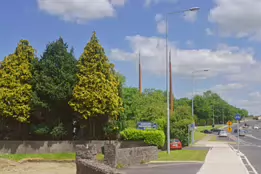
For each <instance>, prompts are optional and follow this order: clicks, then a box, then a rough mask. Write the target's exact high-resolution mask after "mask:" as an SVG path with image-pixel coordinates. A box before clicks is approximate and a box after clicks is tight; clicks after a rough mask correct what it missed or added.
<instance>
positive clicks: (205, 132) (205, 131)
mask: <svg viewBox="0 0 261 174" xmlns="http://www.w3.org/2000/svg"><path fill="white" fill-rule="evenodd" d="M203 133H204V134H212V131H210V130H204V131H203Z"/></svg>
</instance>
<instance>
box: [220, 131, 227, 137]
mask: <svg viewBox="0 0 261 174" xmlns="http://www.w3.org/2000/svg"><path fill="white" fill-rule="evenodd" d="M218 136H219V137H227V132H226V131H224V130H222V131H220V132H219V134H218Z"/></svg>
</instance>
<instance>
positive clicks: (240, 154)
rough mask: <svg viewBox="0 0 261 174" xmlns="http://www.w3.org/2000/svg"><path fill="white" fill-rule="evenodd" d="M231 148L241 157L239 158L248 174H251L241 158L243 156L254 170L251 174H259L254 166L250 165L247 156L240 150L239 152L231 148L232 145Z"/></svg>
mask: <svg viewBox="0 0 261 174" xmlns="http://www.w3.org/2000/svg"><path fill="white" fill-rule="evenodd" d="M229 146H230V148H231V149H232V150H233V151H235V152H236V153H237V154H238V155H239V158H240V160H241V162H242V164H243V165H244V167H245V169H246V171H247V173H248V174H249V171H248V169H247V167H246V165H245V164H244V162H243V160H242V158H241V156H243V157H244V158H245V160H246V162H247V165H248V166H249V167H250V168H251V169H252V171H253V172H251V173H253V174H258V172H257V171H256V169H255V168H254V166H253V165H252V164H251V163H250V161H249V160H248V158H247V157H246V155H245V154H243V153H242V152H241V151H240V150H239V151H237V150H236V149H235V148H234V147H233V146H231V145H229Z"/></svg>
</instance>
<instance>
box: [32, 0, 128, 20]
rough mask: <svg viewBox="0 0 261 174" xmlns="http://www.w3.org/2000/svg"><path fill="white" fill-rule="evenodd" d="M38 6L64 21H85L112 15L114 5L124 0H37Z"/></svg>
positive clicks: (113, 13)
mask: <svg viewBox="0 0 261 174" xmlns="http://www.w3.org/2000/svg"><path fill="white" fill-rule="evenodd" d="M37 2H38V7H39V9H40V10H43V11H45V12H47V13H49V14H51V15H54V16H58V17H60V18H62V19H63V20H66V21H72V22H76V23H85V22H88V21H91V20H97V19H102V18H105V17H114V16H115V14H116V12H115V8H114V6H123V5H124V3H125V0H65V1H64V0H37Z"/></svg>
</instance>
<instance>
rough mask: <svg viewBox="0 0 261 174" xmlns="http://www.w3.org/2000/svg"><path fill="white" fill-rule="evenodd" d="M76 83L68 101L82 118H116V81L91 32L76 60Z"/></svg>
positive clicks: (119, 103) (118, 106)
mask: <svg viewBox="0 0 261 174" xmlns="http://www.w3.org/2000/svg"><path fill="white" fill-rule="evenodd" d="M77 66H78V73H77V77H78V83H77V84H76V86H75V88H74V91H73V98H72V100H71V101H70V102H69V104H70V106H71V107H72V108H73V110H74V111H76V112H78V113H80V114H81V115H82V116H83V117H84V118H85V119H87V118H88V117H92V116H98V115H106V116H113V117H114V118H115V117H117V116H118V115H119V113H120V111H122V100H121V98H120V96H119V81H118V79H117V77H116V73H115V71H114V65H113V64H110V62H109V60H108V58H107V57H106V55H105V52H104V49H103V48H102V46H101V45H100V44H99V41H98V39H97V37H96V33H95V32H94V33H93V35H92V37H91V40H90V42H89V43H88V44H87V45H86V47H85V48H84V52H83V54H82V55H81V57H80V60H79V62H78V65H77Z"/></svg>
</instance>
